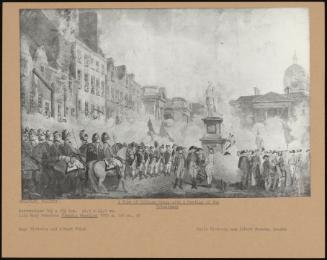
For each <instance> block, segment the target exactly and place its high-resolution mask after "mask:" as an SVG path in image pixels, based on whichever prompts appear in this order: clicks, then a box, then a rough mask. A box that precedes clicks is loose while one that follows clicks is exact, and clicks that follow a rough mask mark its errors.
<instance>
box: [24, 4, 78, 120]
mask: <svg viewBox="0 0 327 260" xmlns="http://www.w3.org/2000/svg"><path fill="white" fill-rule="evenodd" d="M20 32H21V35H20V36H21V75H20V77H21V107H22V110H23V111H26V112H27V113H39V114H42V115H44V116H46V117H52V118H55V119H57V120H58V121H66V120H68V118H70V117H74V116H75V113H76V110H75V105H74V104H75V102H74V93H75V89H74V88H73V85H72V84H71V81H70V80H69V74H70V62H69V61H70V56H69V55H70V49H71V44H70V43H68V42H66V41H65V39H64V38H63V36H62V35H61V34H60V33H59V31H58V29H57V27H56V26H55V25H54V24H53V23H52V22H51V21H50V20H49V19H48V18H47V16H46V15H45V14H44V13H43V12H42V11H41V10H24V11H21V16H20Z"/></svg>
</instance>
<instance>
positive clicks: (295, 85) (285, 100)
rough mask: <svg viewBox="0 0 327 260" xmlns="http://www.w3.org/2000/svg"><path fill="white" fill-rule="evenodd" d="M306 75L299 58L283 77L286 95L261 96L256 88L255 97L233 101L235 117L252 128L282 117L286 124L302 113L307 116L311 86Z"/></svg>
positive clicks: (267, 94) (295, 58)
mask: <svg viewBox="0 0 327 260" xmlns="http://www.w3.org/2000/svg"><path fill="white" fill-rule="evenodd" d="M308 82H309V81H308V78H307V75H306V72H305V70H304V68H303V67H302V66H300V65H299V64H297V57H296V55H294V56H293V64H292V65H290V66H289V67H288V68H286V70H285V73H284V82H283V83H284V86H283V87H284V93H283V94H280V93H275V92H268V93H266V94H263V95H261V94H260V91H259V89H258V88H254V95H251V96H241V97H239V98H238V99H236V100H231V101H230V104H231V105H232V106H233V107H234V109H235V115H238V116H239V117H240V119H241V124H242V125H243V126H250V127H251V126H253V124H255V123H258V122H261V123H263V122H265V121H266V120H267V119H269V118H272V117H279V118H281V119H283V120H285V121H287V120H288V119H290V118H291V117H294V116H295V114H296V113H297V112H296V111H298V110H299V109H300V110H301V111H302V114H303V115H304V114H306V112H307V111H308V108H309V84H308Z"/></svg>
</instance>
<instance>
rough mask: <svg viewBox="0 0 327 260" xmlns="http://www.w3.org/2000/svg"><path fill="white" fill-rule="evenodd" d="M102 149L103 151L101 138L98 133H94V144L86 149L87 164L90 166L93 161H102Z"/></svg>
mask: <svg viewBox="0 0 327 260" xmlns="http://www.w3.org/2000/svg"><path fill="white" fill-rule="evenodd" d="M100 149H101V143H100V136H99V134H98V133H94V134H93V135H92V143H91V144H89V145H88V146H87V149H86V163H87V164H89V163H90V162H92V161H95V160H101V159H100Z"/></svg>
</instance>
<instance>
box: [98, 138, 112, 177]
mask: <svg viewBox="0 0 327 260" xmlns="http://www.w3.org/2000/svg"><path fill="white" fill-rule="evenodd" d="M101 141H102V145H101V157H103V159H104V162H105V165H106V168H105V170H106V171H109V170H111V168H112V167H113V152H112V147H111V144H110V137H109V134H108V133H106V132H104V133H102V135H101Z"/></svg>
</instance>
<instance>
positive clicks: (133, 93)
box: [106, 58, 142, 121]
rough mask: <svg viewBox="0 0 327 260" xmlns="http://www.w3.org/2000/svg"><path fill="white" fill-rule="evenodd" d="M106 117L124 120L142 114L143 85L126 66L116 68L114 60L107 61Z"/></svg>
mask: <svg viewBox="0 0 327 260" xmlns="http://www.w3.org/2000/svg"><path fill="white" fill-rule="evenodd" d="M106 75H107V76H106V89H107V93H106V112H107V114H106V117H107V119H109V118H111V117H112V118H116V119H117V120H118V121H121V120H124V119H125V118H127V117H128V116H129V115H130V114H132V113H141V112H142V97H141V96H142V90H141V85H140V84H138V83H137V82H136V81H135V75H134V74H133V73H127V68H126V66H125V65H120V66H115V64H114V60H113V58H108V59H107V74H106Z"/></svg>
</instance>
